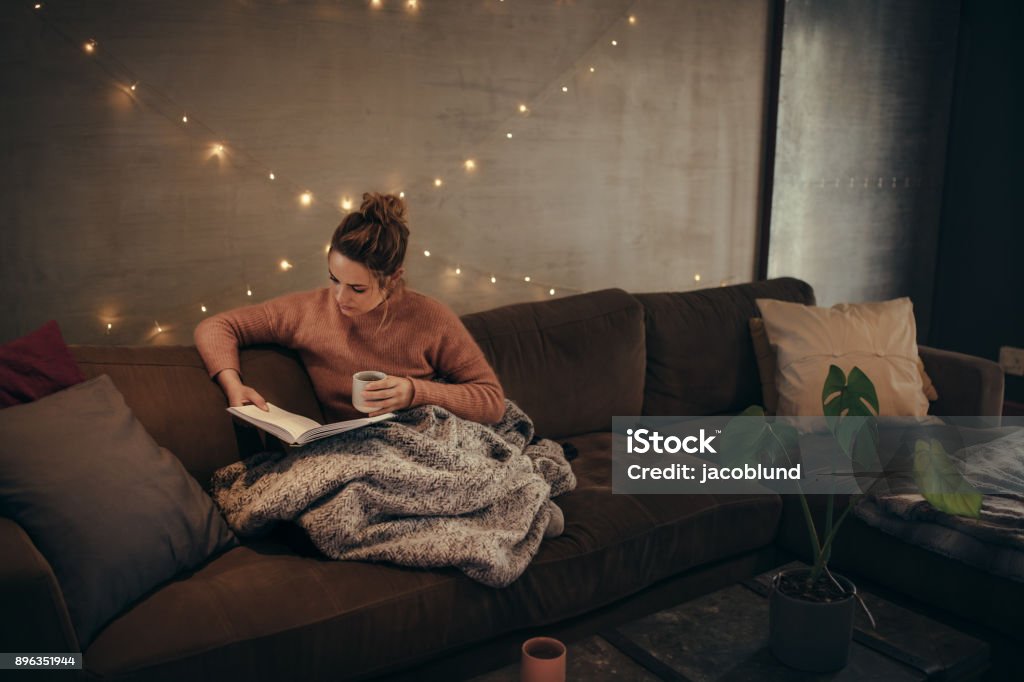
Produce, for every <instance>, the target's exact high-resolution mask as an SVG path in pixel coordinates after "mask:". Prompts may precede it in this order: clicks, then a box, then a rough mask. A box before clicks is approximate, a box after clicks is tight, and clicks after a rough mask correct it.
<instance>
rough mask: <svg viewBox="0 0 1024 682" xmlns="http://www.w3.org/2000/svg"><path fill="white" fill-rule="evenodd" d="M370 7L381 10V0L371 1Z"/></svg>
mask: <svg viewBox="0 0 1024 682" xmlns="http://www.w3.org/2000/svg"><path fill="white" fill-rule="evenodd" d="M370 7H372V8H374V9H380V0H370Z"/></svg>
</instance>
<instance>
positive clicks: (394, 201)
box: [359, 192, 405, 225]
mask: <svg viewBox="0 0 1024 682" xmlns="http://www.w3.org/2000/svg"><path fill="white" fill-rule="evenodd" d="M359 212H360V213H362V214H363V217H364V218H366V220H367V221H369V222H371V223H377V224H379V225H386V224H388V223H390V222H398V223H403V224H404V223H405V202H404V201H402V200H401V199H399V198H398V197H396V196H395V195H394V194H379V193H378V192H366V193H364V194H363V203H362V205H360V206H359Z"/></svg>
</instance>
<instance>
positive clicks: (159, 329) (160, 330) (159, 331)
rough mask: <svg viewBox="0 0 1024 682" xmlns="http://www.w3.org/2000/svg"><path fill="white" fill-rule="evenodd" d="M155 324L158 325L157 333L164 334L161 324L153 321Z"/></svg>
mask: <svg viewBox="0 0 1024 682" xmlns="http://www.w3.org/2000/svg"><path fill="white" fill-rule="evenodd" d="M153 324H155V325H156V333H157V334H159V333H161V332H163V330H164V328H163V327H161V326H160V323H159V322H157V321H156V320H153Z"/></svg>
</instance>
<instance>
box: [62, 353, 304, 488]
mask: <svg viewBox="0 0 1024 682" xmlns="http://www.w3.org/2000/svg"><path fill="white" fill-rule="evenodd" d="M71 352H72V354H73V355H74V356H75V360H76V361H77V362H78V366H79V367H80V368H81V369H82V373H83V374H84V375H85V376H86V377H90V378H91V377H95V376H98V375H100V374H107V375H109V376H110V378H111V379H112V380H113V382H114V385H115V386H117V389H118V390H119V391H120V392H121V393H122V395H124V399H125V402H126V403H127V404H128V406H129V407H130V408H131V410H132V412H133V413H134V414H135V416H136V417H137V418H138V420H139V421H140V422H142V425H143V426H144V427H145V428H146V431H147V432H148V433H149V434H150V435H151V436H152V437H153V439H154V440H155V441H156V442H157V443H158V444H159V445H161V446H163V447H165V448H167V449H168V450H170V451H171V452H173V453H174V454H175V455H177V456H178V458H179V459H180V460H181V462H182V464H184V465H185V469H186V470H187V471H188V472H189V473H190V474H192V476H194V477H195V479H196V480H197V481H199V483H200V484H201V485H202V486H203V487H204V488H206V489H208V488H209V482H210V476H211V475H212V474H213V472H214V471H216V470H217V469H219V468H220V467H222V466H225V465H227V464H230V463H231V462H235V461H238V459H239V458H242V457H247V456H249V455H251V454H253V453H254V452H257V451H259V450H260V449H263V446H264V443H265V440H264V439H263V437H262V435H261V434H262V432H259V431H257V430H256V429H255V428H254V427H251V426H248V425H243V424H241V423H240V422H237V421H235V420H234V419H233V418H232V417H231V415H230V414H228V412H227V411H226V409H225V408H226V407H227V399H226V398H225V397H224V393H223V392H222V391H221V390H220V387H219V386H218V385H217V383H216V382H214V381H212V380H211V379H210V377H209V375H208V374H207V372H206V368H205V366H204V365H203V360H202V358H201V357H200V356H199V352H198V351H196V349H195V347H193V346H116V347H115V346H71ZM240 360H241V363H242V376H243V377H244V378H245V382H246V384H247V385H249V386H252V387H253V388H255V389H256V390H257V391H259V392H260V394H261V395H262V396H263V397H264V398H266V399H267V400H269V401H270V402H272V403H274V404H275V405H280V406H281V407H284V408H286V409H287V410H289V411H291V412H297V413H299V414H302V415H304V416H306V417H309V418H310V419H315V420H317V421H321V422H322V421H323V412H322V411H321V409H320V406H319V403H318V402H317V400H316V395H315V394H314V393H313V387H312V384H310V381H309V377H308V376H307V375H306V371H305V368H304V367H303V366H302V363H301V362H300V361H299V359H298V356H297V355H296V354H295V353H293V352H291V351H288V350H285V349H282V348H280V347H277V346H252V347H249V348H245V349H243V350H242V352H241V354H240ZM271 442H272V441H271Z"/></svg>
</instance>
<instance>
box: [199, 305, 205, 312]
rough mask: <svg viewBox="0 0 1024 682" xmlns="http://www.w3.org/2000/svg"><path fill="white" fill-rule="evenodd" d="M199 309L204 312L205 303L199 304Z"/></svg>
mask: <svg viewBox="0 0 1024 682" xmlns="http://www.w3.org/2000/svg"><path fill="white" fill-rule="evenodd" d="M199 309H200V310H202V311H203V312H204V313H205V312H206V306H205V305H201V306H199Z"/></svg>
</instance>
